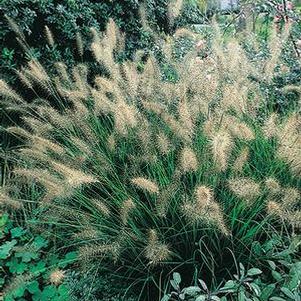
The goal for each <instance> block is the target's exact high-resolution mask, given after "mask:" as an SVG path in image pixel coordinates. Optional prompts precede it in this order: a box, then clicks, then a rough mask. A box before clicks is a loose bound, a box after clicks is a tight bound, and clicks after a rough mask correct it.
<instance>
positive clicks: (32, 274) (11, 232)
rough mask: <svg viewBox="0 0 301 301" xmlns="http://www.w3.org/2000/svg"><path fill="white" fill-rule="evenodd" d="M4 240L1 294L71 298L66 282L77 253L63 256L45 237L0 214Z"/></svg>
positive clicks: (0, 236) (0, 254)
mask: <svg viewBox="0 0 301 301" xmlns="http://www.w3.org/2000/svg"><path fill="white" fill-rule="evenodd" d="M0 241H1V246H0V265H1V270H0V289H1V293H0V296H1V297H2V298H3V297H4V300H7V301H9V300H28V298H30V300H37V301H41V300H44V301H46V300H58V301H67V300H70V298H69V297H70V296H69V290H68V287H67V286H66V285H65V284H64V283H63V282H64V280H65V277H66V271H67V267H68V266H69V265H70V264H71V263H73V262H74V261H75V259H76V256H77V254H76V253H75V252H69V253H66V254H65V255H64V256H62V257H61V258H59V257H58V256H57V255H56V254H50V253H49V252H47V249H48V247H49V246H48V245H49V242H48V241H47V240H46V239H45V238H43V237H42V236H40V235H36V236H33V235H32V233H30V232H29V231H28V229H26V228H24V227H21V226H17V227H14V223H13V221H11V220H10V219H9V217H8V214H2V215H1V216H0ZM12 279H13V281H12Z"/></svg>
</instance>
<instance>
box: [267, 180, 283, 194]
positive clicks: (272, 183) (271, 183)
mask: <svg viewBox="0 0 301 301" xmlns="http://www.w3.org/2000/svg"><path fill="white" fill-rule="evenodd" d="M265 186H266V188H267V189H268V190H269V192H271V193H272V194H277V193H279V192H280V189H281V186H280V184H279V182H278V181H277V180H275V179H274V178H267V179H266V180H265Z"/></svg>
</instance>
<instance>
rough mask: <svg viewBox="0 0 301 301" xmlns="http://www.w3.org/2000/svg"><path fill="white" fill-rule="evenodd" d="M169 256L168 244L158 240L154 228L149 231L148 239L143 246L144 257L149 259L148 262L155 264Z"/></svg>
mask: <svg viewBox="0 0 301 301" xmlns="http://www.w3.org/2000/svg"><path fill="white" fill-rule="evenodd" d="M170 256H171V252H170V250H169V246H168V245H166V244H164V243H161V242H160V241H159V240H158V236H157V233H156V231H155V230H154V229H151V230H150V231H149V241H148V245H147V246H146V248H145V257H146V258H147V259H148V260H149V264H150V265H153V266H156V265H158V264H160V263H162V262H164V261H166V260H168V259H169V258H170Z"/></svg>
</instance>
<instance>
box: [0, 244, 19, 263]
mask: <svg viewBox="0 0 301 301" xmlns="http://www.w3.org/2000/svg"><path fill="white" fill-rule="evenodd" d="M16 244H17V241H16V240H15V239H13V240H12V241H7V242H5V243H4V244H3V245H1V246H0V259H6V258H7V257H9V256H10V252H11V250H12V248H13V247H14V246H15V245H16Z"/></svg>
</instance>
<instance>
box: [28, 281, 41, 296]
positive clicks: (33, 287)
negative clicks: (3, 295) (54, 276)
mask: <svg viewBox="0 0 301 301" xmlns="http://www.w3.org/2000/svg"><path fill="white" fill-rule="evenodd" d="M26 289H27V290H28V291H29V292H30V293H31V294H32V295H33V294H36V293H39V292H41V290H40V288H39V283H38V281H36V280H34V281H32V282H30V284H28V285H27V287H26Z"/></svg>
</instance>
